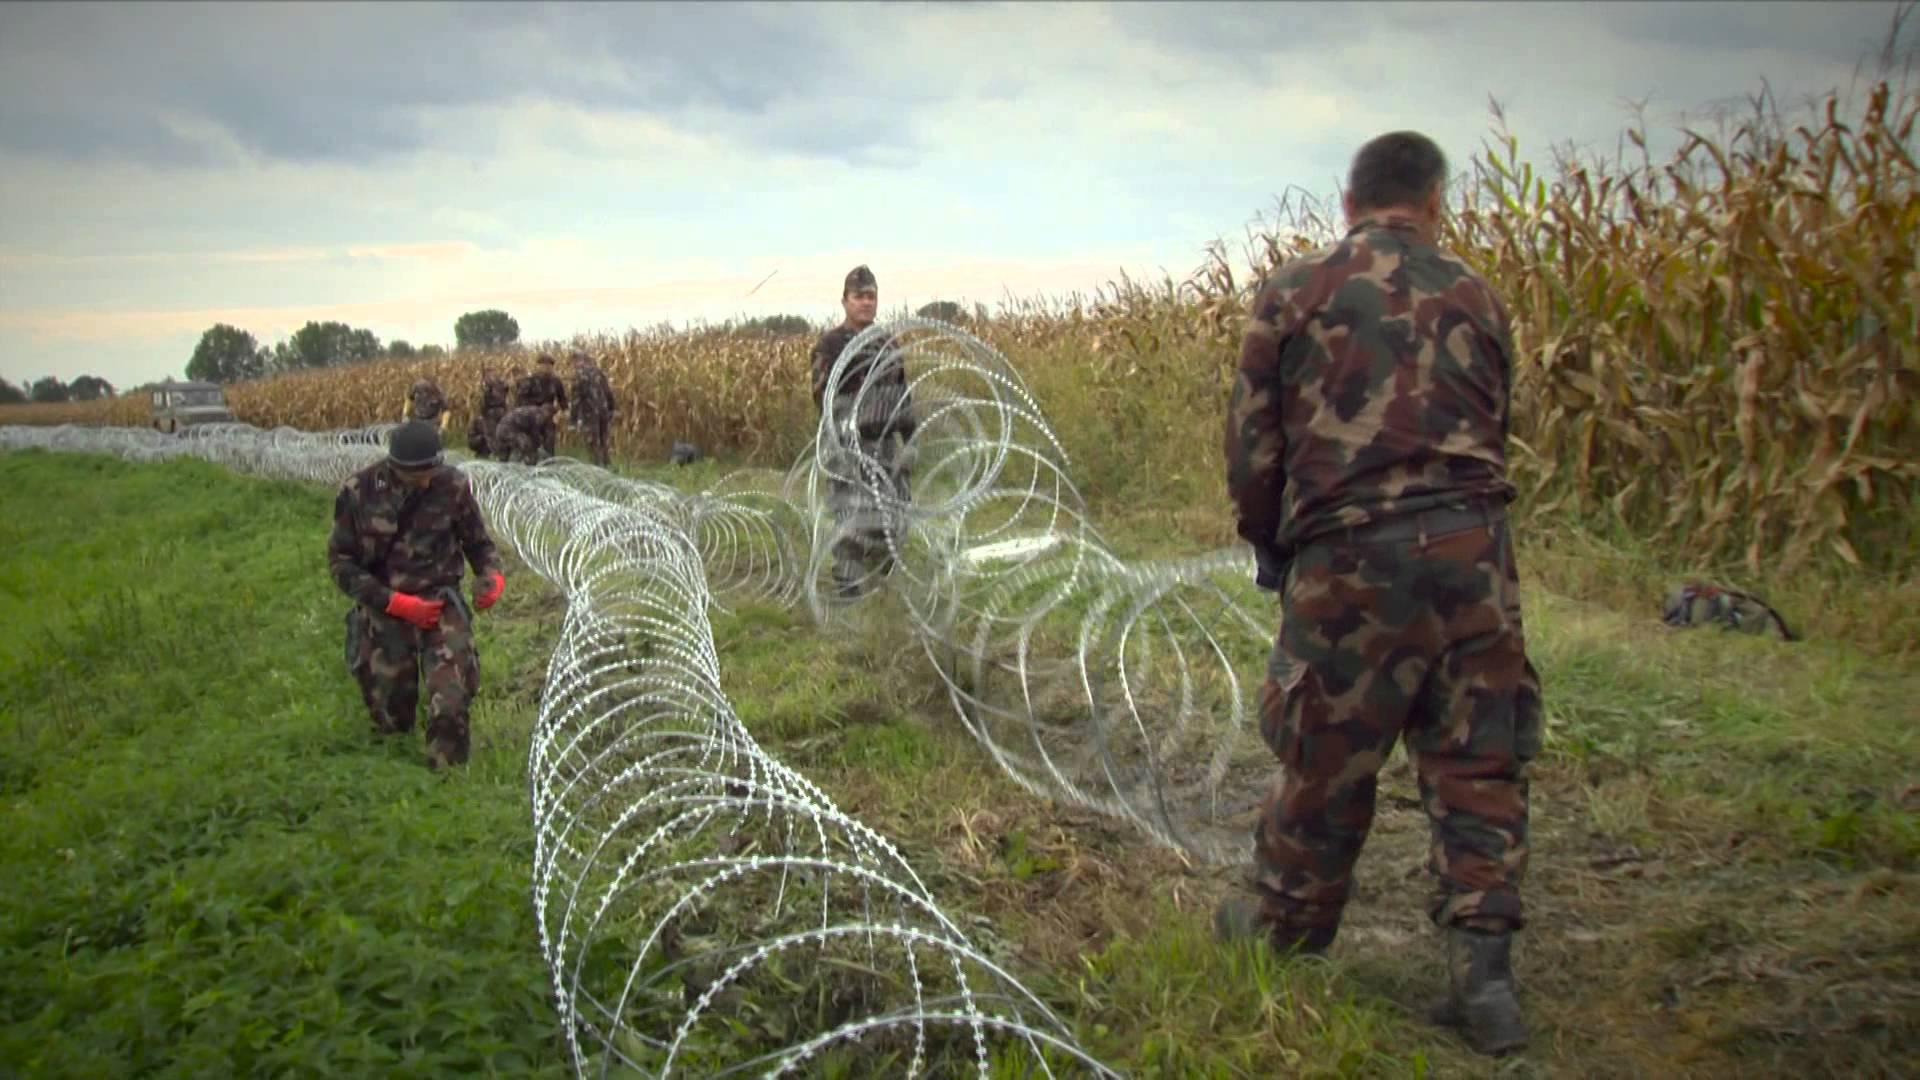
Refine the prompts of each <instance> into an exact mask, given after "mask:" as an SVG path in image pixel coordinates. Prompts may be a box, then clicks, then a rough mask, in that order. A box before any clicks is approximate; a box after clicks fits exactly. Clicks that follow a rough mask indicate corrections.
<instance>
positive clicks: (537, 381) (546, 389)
mask: <svg viewBox="0 0 1920 1080" xmlns="http://www.w3.org/2000/svg"><path fill="white" fill-rule="evenodd" d="M513 403H514V404H515V405H547V404H554V405H558V406H560V407H561V408H562V409H564V408H566V407H567V387H566V384H565V383H563V382H561V381H560V376H558V375H552V374H549V373H547V372H545V371H536V372H534V373H533V374H531V375H528V376H527V377H525V378H523V379H521V380H520V385H518V386H516V387H514V388H513Z"/></svg>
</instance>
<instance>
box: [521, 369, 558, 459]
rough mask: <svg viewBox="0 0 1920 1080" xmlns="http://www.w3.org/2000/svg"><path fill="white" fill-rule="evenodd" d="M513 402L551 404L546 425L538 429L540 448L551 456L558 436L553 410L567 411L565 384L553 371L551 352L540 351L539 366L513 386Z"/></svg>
mask: <svg viewBox="0 0 1920 1080" xmlns="http://www.w3.org/2000/svg"><path fill="white" fill-rule="evenodd" d="M513 403H514V404H515V405H516V406H518V405H552V406H553V407H554V409H553V411H550V412H548V413H547V426H546V427H545V428H542V429H541V431H540V450H541V452H542V453H544V454H546V456H548V457H552V456H553V451H554V446H555V444H556V441H557V439H558V437H559V428H558V427H557V426H555V424H554V422H553V415H554V412H565V411H567V386H566V384H565V383H563V382H561V381H560V376H558V375H555V374H554V373H553V356H552V355H551V354H548V353H541V354H540V361H539V367H538V368H537V369H536V370H535V371H534V373H533V374H531V375H529V376H527V377H526V378H524V379H521V380H520V383H519V385H518V386H515V387H514V390H513Z"/></svg>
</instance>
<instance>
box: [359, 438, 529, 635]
mask: <svg viewBox="0 0 1920 1080" xmlns="http://www.w3.org/2000/svg"><path fill="white" fill-rule="evenodd" d="M416 500H417V502H416V505H415V506H414V508H413V511H412V517H411V518H410V519H409V520H408V521H407V531H406V534H405V535H402V536H395V530H396V529H397V528H398V527H399V524H400V519H401V517H402V515H403V513H404V512H405V508H406V506H407V505H408V503H409V502H415V501H416ZM383 551H384V552H385V553H386V556H385V564H384V565H380V560H381V553H382V552H383ZM463 557H464V558H465V560H466V562H467V564H468V565H470V566H472V567H473V572H474V574H475V575H476V576H484V575H486V574H488V573H490V572H492V571H496V570H500V569H501V565H500V556H499V554H498V553H497V552H495V551H494V547H493V538H492V537H490V536H489V535H488V534H487V524H486V522H485V521H483V520H482V519H481V517H480V504H479V503H477V502H475V501H474V498H473V490H472V488H471V487H469V485H468V481H467V478H466V476H465V475H463V474H462V473H461V472H460V471H459V470H458V469H454V468H451V467H442V468H440V469H437V470H435V471H434V474H433V481H432V482H431V483H429V484H428V485H427V487H426V489H425V490H418V489H415V488H413V487H411V486H409V485H407V484H406V483H404V482H402V481H401V480H400V479H399V478H398V477H396V476H395V475H394V474H393V470H392V468H391V467H390V466H389V465H387V463H386V462H384V461H383V462H379V463H377V464H374V465H369V466H367V467H366V468H364V469H361V470H360V471H359V472H357V473H354V474H353V475H352V476H350V477H348V478H347V481H346V483H344V484H342V485H340V493H339V494H338V495H336V496H335V497H334V500H333V533H332V534H331V535H330V536H328V537H327V565H328V567H329V569H330V570H331V571H332V573H333V583H334V584H335V585H338V586H339V587H340V591H341V592H343V593H346V594H347V595H348V596H351V597H353V598H354V599H355V600H357V601H359V602H360V603H362V604H365V605H366V606H367V607H370V608H372V609H374V610H375V611H382V610H385V609H386V606H387V601H388V600H389V599H391V598H392V596H393V594H394V593H395V592H404V593H412V594H414V595H416V596H424V595H426V594H429V593H431V592H433V591H434V590H435V589H438V588H440V587H442V586H453V587H458V586H459V584H460V576H461V568H460V563H461V559H462V558H463Z"/></svg>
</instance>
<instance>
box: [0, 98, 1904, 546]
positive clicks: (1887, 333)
mask: <svg viewBox="0 0 1920 1080" xmlns="http://www.w3.org/2000/svg"><path fill="white" fill-rule="evenodd" d="M1842 109H1843V103H1842V99H1841V97H1840V96H1839V95H1838V94H1835V95H1830V96H1829V97H1828V98H1827V99H1826V101H1825V102H1824V107H1823V108H1822V109H1817V110H1814V111H1811V112H1810V113H1809V114H1808V119H1807V120H1806V122H1804V123H1798V124H1790V123H1788V122H1787V121H1785V120H1782V119H1780V118H1779V116H1778V115H1777V114H1773V115H1769V114H1767V113H1765V112H1764V111H1762V110H1761V109H1759V108H1758V107H1756V109H1755V113H1754V115H1753V117H1752V118H1751V119H1748V120H1746V121H1745V122H1743V123H1740V124H1738V125H1736V126H1734V127H1733V128H1732V129H1731V130H1722V131H1720V132H1718V133H1716V134H1708V133H1701V132H1688V133H1687V137H1686V139H1685V141H1684V143H1683V145H1682V146H1681V147H1680V149H1678V150H1677V151H1676V152H1675V153H1674V154H1673V155H1672V156H1671V157H1670V159H1669V160H1666V161H1661V162H1656V161H1655V160H1653V159H1652V158H1651V157H1650V156H1649V155H1648V154H1647V152H1646V146H1647V140H1646V135H1645V130H1644V128H1640V127H1635V128H1630V129H1628V130H1627V131H1626V132H1625V141H1626V142H1630V143H1632V145H1633V146H1635V147H1636V148H1638V149H1639V151H1640V158H1639V160H1638V161H1629V160H1627V158H1626V157H1625V156H1624V155H1623V156H1622V157H1621V159H1620V160H1618V161H1614V162H1606V161H1593V162H1581V161H1577V160H1573V159H1570V158H1566V157H1560V158H1558V159H1557V160H1556V161H1555V163H1554V166H1553V170H1552V172H1553V175H1551V176H1547V175H1538V174H1536V172H1535V170H1534V168H1533V167H1532V166H1531V165H1530V164H1528V163H1525V162H1523V161H1522V160H1521V157H1520V153H1519V146H1518V143H1517V141H1516V140H1515V139H1514V138H1513V137H1512V136H1511V135H1510V134H1508V133H1507V132H1506V130H1505V127H1504V124H1499V125H1496V128H1495V134H1494V137H1493V138H1492V139H1491V140H1489V143H1488V146H1487V147H1486V148H1485V149H1483V150H1482V151H1481V152H1480V153H1478V154H1476V155H1475V156H1474V157H1473V159H1472V161H1471V163H1470V167H1469V169H1468V171H1467V172H1466V175H1465V176H1464V178H1463V180H1462V181H1461V182H1458V183H1456V184H1455V185H1454V192H1453V194H1454V210H1453V213H1452V214H1451V215H1450V218H1449V220H1448V222H1447V224H1446V227H1445V232H1446V235H1445V239H1444V242H1445V243H1446V244H1447V245H1448V246H1449V247H1451V248H1453V249H1454V250H1456V251H1458V252H1459V253H1460V254H1461V255H1462V256H1463V257H1465V258H1466V259H1467V260H1468V261H1469V262H1471V263H1472V264H1474V265H1475V266H1476V267H1477V268H1479V269H1480V270H1481V271H1482V272H1483V273H1484V274H1486V276H1487V277H1488V278H1489V279H1490V280H1491V281H1492V282H1493V284H1494V286H1495V288H1496V289H1497V290H1498V291H1499V292H1500V293H1501V295H1503V296H1504V297H1506V298H1507V301H1508V304H1509V307H1510V309H1511V311H1512V314H1513V318H1514V330H1515V346H1516V351H1517V353H1518V355H1517V356H1516V358H1515V359H1516V375H1515V387H1514V426H1513V439H1512V447H1511V450H1512V465H1513V471H1514V476H1515V480H1516V482H1517V483H1518V484H1519V485H1520V487H1521V490H1522V493H1523V508H1524V509H1526V510H1528V511H1530V512H1532V513H1536V514H1539V513H1555V512H1560V511H1567V512H1572V513H1575V514H1578V515H1581V516H1582V517H1583V518H1591V517H1593V516H1594V515H1601V516H1603V517H1610V518H1611V519H1612V520H1613V521H1615V522H1616V523H1618V524H1620V525H1621V526H1623V527H1626V528H1629V529H1631V530H1633V531H1634V532H1635V533H1637V534H1638V535H1641V536H1644V537H1647V538H1649V539H1653V540H1657V541H1658V542H1659V543H1660V544H1661V545H1662V546H1663V548H1665V549H1667V550H1671V551H1675V552H1677V553H1682V554H1685V555H1688V556H1691V557H1695V558H1699V559H1717V560H1724V559H1730V558H1739V559H1742V560H1744V561H1745V562H1746V563H1747V564H1748V566H1749V567H1751V568H1754V569H1755V570H1757V569H1758V567H1759V566H1760V564H1761V563H1762V562H1763V561H1766V562H1770V563H1775V564H1778V565H1779V566H1782V567H1785V568H1792V567H1794V566H1797V565H1800V564H1803V563H1805V562H1807V561H1809V560H1814V559H1820V560H1826V559H1836V560H1840V561H1843V562H1845V563H1847V564H1851V565H1855V566H1861V565H1868V566H1872V567H1874V568H1877V569H1899V568H1900V567H1902V566H1905V565H1906V564H1907V562H1908V561H1909V555H1908V553H1909V552H1910V551H1911V550H1913V549H1914V547H1915V546H1916V545H1920V515H1916V514H1915V510H1916V508H1920V417H1917V416H1916V410H1915V400H1916V395H1917V394H1920V341H1917V340H1916V339H1917V338H1920V314H1917V309H1916V302H1917V301H1920V269H1916V238H1917V237H1920V187H1917V186H1916V179H1917V177H1916V173H1920V168H1917V167H1916V164H1915V160H1914V157H1913V154H1912V151H1911V147H1912V145H1913V143H1912V136H1913V129H1914V124H1915V121H1916V118H1920V93H1912V92H1907V91H1906V90H1904V89H1903V90H1901V91H1898V92H1896V91H1895V90H1894V89H1893V88H1892V87H1891V86H1890V85H1889V84H1888V83H1885V82H1882V83H1879V84H1877V85H1876V86H1874V87H1873V88H1872V90H1871V92H1870V93H1869V94H1868V95H1867V96H1866V98H1865V100H1864V103H1863V104H1862V105H1861V106H1860V107H1859V108H1858V109H1857V110H1853V111H1857V113H1858V115H1857V116H1843V115H1842ZM1623 145H1624V144H1623ZM1336 216H1337V215H1336V214H1335V213H1334V212H1333V211H1332V209H1331V208H1330V205H1329V204H1327V203H1324V202H1321V201H1317V200H1315V199H1313V198H1312V197H1311V196H1309V195H1307V194H1305V193H1301V192H1291V193H1289V194H1288V195H1287V196H1286V197H1285V198H1284V199H1283V200H1282V201H1281V202H1280V204H1279V212H1278V214H1277V215H1276V216H1275V217H1274V218H1273V219H1272V220H1270V221H1263V222H1262V223H1260V224H1259V225H1257V226H1256V227H1254V228H1252V229H1250V230H1249V235H1248V238H1247V242H1246V244H1245V248H1244V250H1243V252H1242V253H1241V258H1240V261H1241V262H1242V263H1243V265H1244V266H1245V270H1244V271H1243V272H1242V273H1240V274H1236V273H1235V260H1234V259H1232V258H1230V257H1229V254H1228V251H1227V249H1226V246H1225V245H1224V244H1221V243H1217V242H1216V243H1215V244H1213V245H1211V246H1210V247H1209V248H1208V249H1207V252H1206V257H1205V260H1204V262H1203V264H1202V265H1201V267H1200V268H1199V269H1198V270H1197V271H1196V272H1195V273H1194V274H1192V275H1191V276H1190V277H1188V278H1187V279H1186V280H1184V281H1178V282H1176V281H1173V280H1171V279H1167V280H1164V281H1162V282H1159V283H1147V282H1141V281H1136V280H1132V279H1128V278H1125V277H1122V278H1121V279H1120V280H1118V281H1116V282H1114V283H1111V284H1110V285H1109V286H1108V287H1106V288H1105V289H1103V290H1101V291H1100V292H1099V293H1098V294H1097V295H1095V296H1092V297H1082V296H1072V297H1067V298H1064V299H1056V300H1034V301H1031V302H1028V303H1025V304H1018V305H1013V306H1011V307H1009V308H1005V309H1003V310H1002V311H1000V312H998V313H996V314H994V315H992V316H991V317H989V318H986V319H983V320H980V321H977V322H975V323H974V324H973V325H970V326H969V329H971V330H972V331H974V332H975V333H976V334H978V335H980V336H981V337H983V338H984V339H986V340H987V341H988V342H989V343H991V344H993V345H994V346H995V347H997V348H999V349H1000V350H1002V351H1003V352H1005V353H1006V354H1007V355H1008V356H1009V357H1011V358H1012V359H1013V361H1014V362H1015V363H1016V364H1018V365H1020V366H1021V367H1022V369H1023V370H1026V371H1029V372H1031V373H1032V374H1033V375H1034V376H1035V378H1034V386H1035V389H1036V391H1039V392H1042V393H1045V392H1047V390H1048V389H1049V388H1052V389H1053V390H1054V391H1056V392H1057V393H1058V394H1059V395H1061V396H1062V398H1064V400H1056V401H1055V402H1052V403H1050V405H1051V410H1052V411H1053V412H1054V415H1056V416H1059V417H1061V418H1062V420H1063V421H1067V425H1066V426H1067V427H1069V428H1071V427H1072V426H1073V422H1074V421H1075V419H1076V418H1075V417H1074V416H1073V415H1072V414H1074V413H1076V412H1079V413H1083V414H1084V415H1082V416H1079V417H1078V418H1077V419H1078V421H1079V427H1080V430H1081V431H1082V432H1083V435H1082V437H1081V438H1080V439H1078V440H1077V445H1076V440H1075V439H1074V438H1073V437H1072V435H1071V432H1070V431H1069V432H1067V433H1066V434H1067V437H1068V444H1069V446H1070V447H1072V448H1073V449H1074V450H1075V451H1076V453H1085V454H1086V455H1088V456H1090V457H1092V458H1095V459H1096V460H1095V461H1094V462H1092V464H1093V466H1094V467H1093V468H1091V469H1090V470H1089V471H1088V474H1089V475H1090V476H1093V477H1098V476H1100V475H1101V474H1102V470H1101V469H1100V468H1099V465H1100V464H1101V461H1100V460H1098V459H1101V458H1105V459H1107V464H1109V465H1111V466H1112V469H1111V475H1113V476H1114V477H1116V478H1119V477H1133V478H1140V477H1145V478H1146V480H1147V481H1149V482H1151V481H1152V480H1153V479H1154V478H1156V477H1162V476H1165V475H1168V474H1170V473H1171V472H1173V471H1175V470H1180V469H1185V470H1186V471H1187V473H1189V474H1192V475H1190V476H1189V478H1188V479H1187V480H1185V481H1183V482H1182V485H1181V486H1182V487H1183V490H1184V491H1185V492H1186V493H1187V494H1192V495H1194V496H1196V497H1203V495H1202V493H1204V492H1208V491H1211V492H1216V493H1219V491H1220V488H1221V486H1222V484H1223V482H1222V481H1221V480H1220V478H1219V477H1218V476H1217V475H1214V474H1218V473H1219V471H1220V470H1219V469H1213V470H1212V471H1211V472H1207V470H1205V469H1203V468H1199V467H1198V466H1196V465H1195V464H1194V462H1195V459H1196V458H1197V457H1198V456H1199V455H1196V454H1195V452H1194V443H1195V441H1196V440H1199V441H1200V444H1201V446H1203V447H1204V452H1214V451H1213V448H1214V447H1215V446H1217V442H1218V431H1219V424H1220V416H1221V410H1222V409H1223V408H1224V402H1225V395H1226V390H1227V387H1228V385H1229V382H1230V377H1231V376H1230V373H1231V370H1232V366H1233V363H1234V360H1235V357H1236V355H1237V341H1238V335H1239V332H1240V326H1241V323H1242V320H1243V319H1244V305H1245V303H1246V301H1247V299H1248V298H1249V296H1250V295H1251V292H1252V289H1253V287H1254V286H1255V285H1256V284H1257V283H1258V281H1259V280H1260V278H1261V277H1262V276H1263V275H1264V274H1265V273H1266V272H1267V271H1269V270H1271V269H1272V268H1273V267H1275V266H1277V265H1279V264H1281V263H1283V262H1285V261H1286V260H1287V259H1289V258H1292V257H1294V256H1296V255H1298V254H1301V253H1303V252H1305V251H1308V250H1311V249H1312V248H1313V247H1315V246H1317V245H1319V244H1321V243H1325V242H1326V241H1328V240H1329V239H1331V238H1333V237H1335V236H1337V235H1338V228H1339V226H1338V224H1337V223H1336ZM811 345H812V342H811V340H809V339H806V338H801V337H784V338H770V337H748V336H743V335H739V334H733V333H729V332H726V331H713V330H703V331H693V332H684V333H666V332H660V331H653V332H645V333H643V332H631V333H628V334H627V335H625V336H622V337H608V336H599V337H582V338H576V339H574V340H572V341H568V342H552V343H543V344H538V345H533V346H530V347H528V348H525V349H519V350H516V351H514V352H512V353H509V354H495V355H491V356H475V355H473V354H457V355H454V356H450V357H446V358H440V359H435V360H427V361H397V362H387V363H378V364H365V365H356V366H351V367H344V368H332V369H320V370H315V371H307V372H299V373H295V374H290V375H283V376H279V377H276V378H272V379H267V380H263V381H258V382H248V383H237V384H233V385H231V386H229V387H228V388H227V396H228V400H229V403H230V405H231V407H232V408H233V410H234V412H235V414H236V415H237V416H238V417H239V418H240V419H242V420H244V421H246V422H248V423H252V424H256V425H260V426H263V427H273V426H277V425H288V426H292V427H299V428H307V429H322V428H338V427H358V426H363V425H365V424H368V423H372V422H376V421H380V420H390V419H397V418H398V417H399V414H400V410H401V407H402V398H403V395H404V393H405V391H406V388H407V387H408V386H409V385H410V384H411V383H412V382H413V380H415V379H416V378H419V377H421V376H423V375H427V376H432V377H433V378H435V379H437V380H438V381H439V384H440V386H441V388H442V389H443V390H445V391H446V393H447V396H448V399H449V401H450V402H451V403H452V407H453V416H452V418H451V419H450V421H449V423H448V427H447V434H448V438H449V441H450V442H454V443H456V444H457V443H458V442H460V440H461V434H462V433H463V432H464V431H465V427H466V424H467V422H468V420H469V418H470V417H471V416H472V414H473V412H474V410H475V409H476V408H477V406H478V402H479V390H480V365H481V363H482V362H490V363H493V364H495V365H496V366H498V367H500V368H502V369H503V370H504V368H505V367H506V366H507V365H509V364H520V365H523V366H525V365H530V364H531V363H532V361H533V358H534V356H535V355H537V354H538V353H539V352H541V351H548V352H552V353H554V354H555V355H556V356H557V357H558V358H559V359H560V365H559V371H560V374H561V375H562V376H563V377H565V376H566V374H567V366H568V365H567V364H566V361H565V352H566V350H568V349H570V348H583V349H585V350H587V351H588V352H589V353H591V354H592V355H593V356H594V357H595V358H596V359H597V361H598V362H599V363H600V365H601V367H602V368H603V369H604V370H605V371H606V372H607V375H608V377H609V379H610V380H611V382H612V384H613V387H614V392H615V394H616V395H617V397H618V400H619V402H620V406H621V411H620V415H619V417H618V419H617V422H616V424H615V430H614V453H615V454H616V455H618V456H621V457H624V458H630V459H643V460H659V459H661V458H664V456H665V455H666V453H667V450H668V448H669V447H670V445H671V444H672V443H673V442H674V441H675V440H689V441H693V442H696V443H698V444H700V445H701V446H702V447H703V448H705V449H706V450H707V451H708V452H709V453H713V454H719V455H722V456H728V457H735V458H741V459H745V460H750V461H757V462H760V463H764V464H773V465H785V464H787V463H789V462H790V461H791V460H792V459H793V458H794V456H796V455H797V454H798V453H799V452H800V451H801V450H802V448H803V447H804V446H805V445H806V444H807V442H808V439H809V437H810V433H811V430H812V427H813V425H814V422H815V414H814V408H813V404H812V402H811V400H810V397H809V393H808V387H809V380H808V370H807V368H808V355H809V351H810V348H811ZM23 422H25V423H36V422H37V423H107V424H122V425H131V426H140V425H144V424H145V423H146V422H147V406H146V403H145V401H144V399H142V398H140V397H139V396H137V395H135V396H130V397H127V398H122V399H118V400H114V401H102V402H92V403H86V404H76V405H68V406H45V405H35V406H8V407H4V408H0V423H23ZM1095 492H1096V494H1097V493H1098V489H1097V488H1095ZM1220 497H1221V498H1222V499H1223V498H1224V495H1223V494H1221V496H1220Z"/></svg>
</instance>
